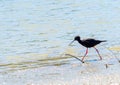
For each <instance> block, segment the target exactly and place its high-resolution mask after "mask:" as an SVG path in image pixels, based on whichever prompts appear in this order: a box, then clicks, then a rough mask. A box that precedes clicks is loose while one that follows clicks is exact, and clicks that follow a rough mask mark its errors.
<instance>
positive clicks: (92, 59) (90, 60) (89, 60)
mask: <svg viewBox="0 0 120 85" xmlns="http://www.w3.org/2000/svg"><path fill="white" fill-rule="evenodd" d="M94 61H99V60H98V59H92V60H86V61H85V62H94Z"/></svg>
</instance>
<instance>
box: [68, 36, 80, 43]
mask: <svg viewBox="0 0 120 85" xmlns="http://www.w3.org/2000/svg"><path fill="white" fill-rule="evenodd" d="M79 40H80V36H76V37H75V38H74V40H73V41H72V42H71V43H70V44H69V45H71V44H72V43H73V42H74V41H79Z"/></svg>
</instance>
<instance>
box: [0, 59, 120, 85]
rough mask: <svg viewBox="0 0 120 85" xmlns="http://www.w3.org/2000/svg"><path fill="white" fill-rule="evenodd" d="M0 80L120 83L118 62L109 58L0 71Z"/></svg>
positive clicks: (17, 84)
mask: <svg viewBox="0 0 120 85" xmlns="http://www.w3.org/2000/svg"><path fill="white" fill-rule="evenodd" d="M71 62H72V63H71ZM106 64H107V67H106ZM0 82H1V85H120V63H118V62H117V61H116V60H115V59H109V60H107V61H106V60H102V61H97V60H96V61H95V60H94V61H87V62H86V63H84V64H82V63H80V62H79V61H76V60H74V59H69V63H68V64H64V65H60V66H59V65H57V64H56V65H54V66H46V67H38V68H31V69H25V70H18V71H14V72H9V73H1V74H0Z"/></svg>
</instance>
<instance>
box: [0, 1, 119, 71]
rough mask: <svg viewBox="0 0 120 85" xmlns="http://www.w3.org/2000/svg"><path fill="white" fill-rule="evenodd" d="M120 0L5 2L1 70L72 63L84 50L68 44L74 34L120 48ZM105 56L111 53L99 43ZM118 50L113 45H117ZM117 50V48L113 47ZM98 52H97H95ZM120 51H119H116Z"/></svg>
mask: <svg viewBox="0 0 120 85" xmlns="http://www.w3.org/2000/svg"><path fill="white" fill-rule="evenodd" d="M119 3H120V1H119V0H101V1H96V0H85V1H82V0H1V1H0V20H1V21H0V31H1V33H0V49H1V50H0V73H6V72H8V73H9V72H11V71H12V72H13V71H18V70H24V69H32V68H40V67H45V66H59V65H60V66H61V65H66V64H70V63H71V61H72V62H74V59H73V60H72V59H71V57H70V56H64V57H61V54H63V53H72V54H73V55H76V56H82V55H83V54H84V51H85V48H84V47H82V46H80V45H79V44H78V43H76V42H75V43H74V44H73V45H74V46H72V47H68V44H69V43H70V42H71V41H72V40H73V38H74V36H76V35H80V36H81V37H82V38H87V37H90V38H96V39H101V40H107V41H108V42H106V43H103V44H102V45H103V46H106V47H108V48H110V47H113V48H114V46H115V47H116V46H117V47H118V46H120V40H119V34H120V28H119V27H120V24H119V21H120V20H119V19H120V15H119V13H120V11H119V10H120V5H119ZM99 49H100V50H101V53H102V54H101V55H109V53H108V52H107V50H106V49H104V48H103V47H101V46H100V47H99ZM113 50H114V49H113ZM114 51H115V50H114ZM90 52H91V53H90V56H95V55H96V54H95V53H94V52H95V51H93V50H91V51H90ZM118 52H119V50H117V53H118Z"/></svg>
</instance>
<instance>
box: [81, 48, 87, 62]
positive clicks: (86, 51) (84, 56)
mask: <svg viewBox="0 0 120 85" xmlns="http://www.w3.org/2000/svg"><path fill="white" fill-rule="evenodd" d="M87 53H88V48H87V49H86V53H85V55H84V56H83V58H82V61H83V60H84V58H85V56H86V55H87Z"/></svg>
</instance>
